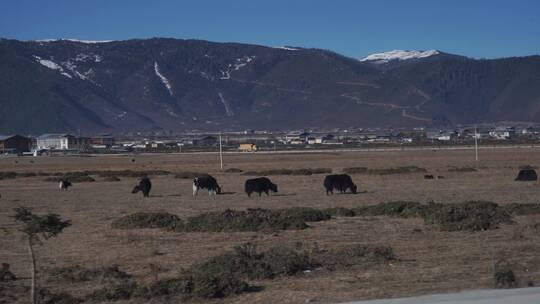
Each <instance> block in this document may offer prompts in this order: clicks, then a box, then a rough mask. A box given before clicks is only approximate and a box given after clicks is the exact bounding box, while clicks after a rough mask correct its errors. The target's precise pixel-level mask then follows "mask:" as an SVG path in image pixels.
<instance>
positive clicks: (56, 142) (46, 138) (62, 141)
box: [36, 134, 86, 150]
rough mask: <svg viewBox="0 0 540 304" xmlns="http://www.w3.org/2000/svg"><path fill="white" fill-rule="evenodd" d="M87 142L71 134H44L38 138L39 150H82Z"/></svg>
mask: <svg viewBox="0 0 540 304" xmlns="http://www.w3.org/2000/svg"><path fill="white" fill-rule="evenodd" d="M85 144H86V142H85V141H84V140H83V139H82V138H78V137H75V136H73V135H70V134H43V135H41V136H39V137H38V138H37V142H36V146H37V149H38V150H73V149H80V148H82V147H83V146H84V145H85Z"/></svg>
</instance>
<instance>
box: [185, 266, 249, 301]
mask: <svg viewBox="0 0 540 304" xmlns="http://www.w3.org/2000/svg"><path fill="white" fill-rule="evenodd" d="M248 288H249V285H248V284H247V283H246V282H244V281H241V280H239V279H237V278H236V277H235V276H234V275H233V274H231V273H216V274H211V273H201V272H197V273H195V274H194V275H193V294H194V295H195V296H197V297H201V298H224V297H228V296H231V295H235V294H239V293H242V292H244V291H246V290H248Z"/></svg>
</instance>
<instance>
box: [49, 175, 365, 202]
mask: <svg viewBox="0 0 540 304" xmlns="http://www.w3.org/2000/svg"><path fill="white" fill-rule="evenodd" d="M323 185H324V188H325V189H326V194H327V195H329V194H334V190H337V191H339V192H340V193H346V192H347V190H349V191H350V192H351V193H354V194H356V191H357V189H358V187H357V186H356V185H355V184H354V183H353V181H352V179H351V177H350V176H349V175H347V174H333V175H327V176H326V177H325V179H324V183H323ZM70 186H72V184H71V182H69V181H68V180H61V181H60V184H59V188H60V190H63V191H64V190H67V189H68V188H69V187H70ZM151 189H152V182H151V181H150V178H148V176H144V177H142V178H141V179H140V180H139V182H138V184H137V185H135V187H133V190H132V191H131V193H139V192H142V194H143V196H144V197H149V196H150V190H151ZM201 190H203V191H208V195H216V194H222V187H221V186H220V185H219V184H218V182H217V180H216V178H214V177H213V176H211V175H210V174H204V175H200V176H198V177H196V178H195V179H193V196H197V194H198V192H199V191H201ZM244 191H245V192H246V194H247V195H248V196H249V197H251V194H253V193H257V194H259V196H261V195H262V194H263V193H266V195H267V196H269V195H270V191H272V192H274V193H276V192H278V186H277V185H276V184H274V183H273V182H272V181H271V180H270V179H269V178H268V177H258V178H252V179H248V180H246V182H245V183H244Z"/></svg>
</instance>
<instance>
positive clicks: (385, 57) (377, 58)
mask: <svg viewBox="0 0 540 304" xmlns="http://www.w3.org/2000/svg"><path fill="white" fill-rule="evenodd" d="M437 54H440V52H439V51H437V50H427V51H404V50H393V51H389V52H384V53H376V54H371V55H369V56H367V57H364V58H362V59H360V61H369V62H373V63H387V62H390V61H393V60H410V59H420V58H426V57H430V56H433V55H437Z"/></svg>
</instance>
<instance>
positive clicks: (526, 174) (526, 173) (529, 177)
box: [516, 169, 538, 182]
mask: <svg viewBox="0 0 540 304" xmlns="http://www.w3.org/2000/svg"><path fill="white" fill-rule="evenodd" d="M537 179H538V176H537V175H536V171H534V169H522V170H520V171H519V173H518V176H517V177H516V181H520V182H526V181H535V180H537Z"/></svg>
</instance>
